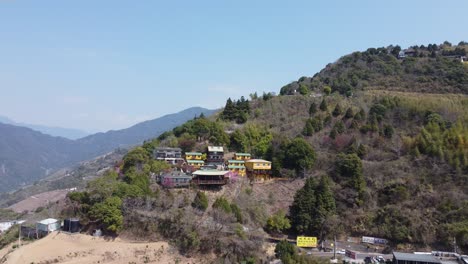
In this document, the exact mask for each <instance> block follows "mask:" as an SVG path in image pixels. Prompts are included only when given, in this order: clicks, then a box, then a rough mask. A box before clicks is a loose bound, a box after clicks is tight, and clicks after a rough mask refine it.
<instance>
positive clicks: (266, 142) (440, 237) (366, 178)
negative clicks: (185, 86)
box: [66, 43, 468, 263]
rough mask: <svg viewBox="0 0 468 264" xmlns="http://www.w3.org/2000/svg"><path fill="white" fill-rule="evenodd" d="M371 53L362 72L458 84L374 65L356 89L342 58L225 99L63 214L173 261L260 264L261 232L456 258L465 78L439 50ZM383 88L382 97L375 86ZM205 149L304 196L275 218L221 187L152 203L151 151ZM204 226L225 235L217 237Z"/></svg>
mask: <svg viewBox="0 0 468 264" xmlns="http://www.w3.org/2000/svg"><path fill="white" fill-rule="evenodd" d="M462 44H463V43H462ZM443 45H446V46H448V45H447V44H443ZM443 45H441V46H438V48H441V47H443ZM463 45H464V44H463ZM430 46H431V48H430V49H431V50H433V49H434V46H433V45H432V44H431V45H430ZM457 48H459V47H452V46H450V49H449V48H448V47H447V50H454V51H455V50H457ZM378 50H379V49H369V50H368V54H364V55H363V54H361V55H359V56H358V57H360V58H361V57H362V56H364V57H365V56H370V58H371V60H370V62H369V63H371V64H372V63H374V62H375V61H376V60H377V59H378V60H379V64H380V63H383V64H382V65H381V66H382V67H384V66H387V63H386V62H385V60H383V59H382V58H387V59H388V61H387V62H388V63H389V64H395V65H396V64H398V65H399V66H395V67H401V65H403V64H405V63H412V61H416V62H417V63H419V62H421V63H424V65H427V67H434V68H439V67H441V66H440V63H442V64H443V65H445V66H444V67H446V68H444V72H445V73H447V74H448V73H449V72H456V73H457V74H456V75H457V76H458V77H457V78H458V79H457V78H456V79H452V77H449V76H452V75H451V74H448V75H446V74H445V73H444V74H438V73H437V72H434V73H433V78H431V77H430V76H432V75H431V74H428V73H427V74H424V76H425V77H429V78H430V79H431V82H432V84H428V85H429V88H425V86H424V83H420V82H419V81H418V78H419V77H421V76H420V73H418V72H412V71H409V72H406V71H405V70H402V71H395V72H394V73H393V74H390V75H388V76H387V75H386V74H384V73H383V72H381V69H382V67H380V66H379V67H374V66H372V65H366V66H364V67H365V72H366V75H365V76H361V75H356V77H355V78H353V77H352V76H348V73H349V72H353V71H354V70H353V69H354V68H355V66H353V64H352V63H346V62H343V61H342V60H343V59H342V60H340V61H338V62H337V63H334V64H333V65H334V66H333V65H331V66H327V67H326V69H324V70H322V71H321V72H320V73H319V74H317V75H315V76H314V77H312V78H310V77H302V78H301V79H300V80H299V81H298V82H296V83H293V84H289V85H287V86H285V87H286V88H285V87H283V88H282V89H281V92H280V95H279V96H275V95H274V93H264V94H263V95H260V96H259V95H257V94H256V93H254V94H251V95H250V100H247V99H245V98H244V97H242V98H241V99H240V100H231V99H228V100H227V102H226V107H225V108H224V109H223V110H222V111H221V112H219V114H217V115H214V116H212V117H209V118H205V117H199V118H196V119H193V120H190V121H188V122H186V123H184V124H183V125H181V126H178V127H176V128H174V129H173V130H172V131H167V132H165V133H163V134H162V135H160V136H159V137H158V138H156V139H154V140H152V141H148V142H146V143H145V144H144V145H143V146H141V147H137V148H135V149H133V150H132V151H130V152H129V153H128V154H127V155H126V156H125V157H124V159H123V164H122V167H121V169H122V170H121V174H120V175H118V174H117V173H115V172H110V173H108V174H107V175H105V176H104V177H102V178H100V179H98V180H96V181H94V182H91V183H90V184H89V186H88V189H87V190H86V191H84V192H79V193H75V194H73V195H71V196H70V197H69V203H70V207H69V208H68V211H66V213H67V214H73V213H75V214H76V211H75V212H71V211H70V208H76V207H75V205H76V203H78V204H79V205H80V207H79V208H80V210H79V213H78V214H79V215H80V216H81V217H83V219H86V220H90V223H93V225H94V224H98V225H100V226H101V227H103V228H104V229H105V230H107V231H108V232H111V233H119V232H121V231H122V230H125V232H132V233H134V234H135V235H137V236H140V237H145V238H147V237H151V236H152V235H155V236H163V237H165V238H167V239H170V240H171V241H173V242H174V243H175V244H177V245H178V246H179V248H180V249H181V250H182V252H190V253H194V252H203V253H204V254H205V253H213V252H214V253H215V254H217V255H219V256H221V257H222V258H229V259H231V260H233V262H236V261H237V262H240V261H242V260H246V259H250V258H254V259H255V258H257V259H258V258H261V257H262V255H261V254H262V253H261V250H260V248H261V243H258V241H257V240H256V238H258V236H259V234H258V233H257V231H258V230H260V229H259V228H258V227H259V226H260V227H263V229H261V230H262V231H267V232H270V233H272V234H274V235H278V233H283V234H289V235H292V236H294V235H311V236H318V237H319V239H325V238H331V237H333V236H334V235H337V236H349V235H352V236H363V235H367V236H375V237H382V238H385V239H388V240H389V241H390V243H389V248H388V250H392V249H400V250H401V249H407V250H413V251H416V250H418V249H431V248H432V249H438V250H441V249H449V248H452V244H451V243H452V241H453V238H454V237H455V238H456V240H457V245H458V246H459V247H460V248H461V250H462V251H464V252H465V253H466V252H467V251H468V222H467V221H466V219H468V188H466V186H468V176H467V175H468V96H467V95H466V83H465V81H466V73H467V66H466V64H464V63H463V62H461V61H460V60H457V58H448V57H443V55H444V53H443V52H444V51H443V49H442V50H441V49H438V51H440V53H434V54H433V53H432V51H431V53H430V54H429V55H430V56H435V58H434V57H430V59H429V58H428V57H426V56H425V54H423V55H422V56H420V55H419V54H418V56H417V57H412V56H406V57H403V56H401V57H398V55H399V54H400V52H396V51H394V52H393V53H392V50H390V51H388V50H387V49H385V50H387V52H385V51H383V50H382V49H381V50H380V51H378ZM459 50H460V49H458V51H459ZM458 51H457V52H458ZM375 52H378V53H377V54H374V53H375ZM425 52H426V51H425ZM446 52H448V51H446ZM371 53H372V54H371ZM353 54H356V53H353ZM426 54H427V53H426ZM445 54H447V53H445ZM349 56H354V55H349ZM349 56H345V57H343V58H348V57H349ZM388 56H393V58H390V57H388ZM438 56H440V57H438ZM344 60H347V59H344ZM366 60H367V59H366ZM363 61H364V60H362V61H361V59H359V60H358V62H359V63H361V62H363ZM384 68H385V67H384ZM366 76H367V77H366ZM327 78H328V79H327ZM352 79H356V82H352ZM384 79H385V80H387V81H388V82H389V83H391V84H392V85H389V86H385V85H382V86H380V84H382V80H384ZM454 80H455V81H454ZM369 84H371V85H369ZM410 84H411V85H410ZM412 84H414V85H415V86H414V87H413V86H412ZM296 85H297V87H296V88H297V89H296V88H295V87H293V86H296ZM407 85H409V86H408V87H407ZM431 85H433V86H431ZM440 87H442V88H440ZM208 145H223V146H225V147H226V150H228V151H229V152H249V153H251V154H252V156H253V157H254V158H264V159H267V160H271V161H272V177H273V179H275V178H276V177H281V178H282V180H284V178H290V179H291V181H302V182H303V185H304V187H303V188H301V189H299V190H297V192H296V189H292V190H291V192H295V193H296V194H295V195H294V201H293V202H292V203H291V204H288V205H287V207H286V209H287V211H281V210H279V209H278V208H281V209H284V203H283V202H282V201H283V197H281V195H282V194H281V193H279V192H278V193H277V192H275V191H273V192H271V193H270V194H269V195H268V198H266V199H263V200H258V199H255V198H257V195H258V193H257V191H258V190H259V189H262V187H260V186H262V185H261V184H260V185H257V184H253V185H251V186H241V187H238V186H237V185H234V186H235V187H230V185H227V186H225V187H223V189H222V190H220V191H219V192H214V193H213V192H207V193H208V196H209V198H211V199H207V197H206V194H204V193H203V192H197V191H196V190H193V189H190V190H185V191H184V192H182V191H179V190H177V191H170V190H162V189H160V188H159V187H158V186H157V185H155V184H152V183H151V181H150V175H151V174H152V173H159V172H160V171H161V170H162V169H163V168H162V166H163V164H160V163H158V162H157V161H154V160H153V159H152V158H151V153H152V150H153V149H154V148H155V147H157V146H172V147H176V146H179V147H181V148H182V149H183V150H184V151H192V150H197V151H204V150H205V149H206V147H207V146H208ZM273 182H274V181H273ZM232 189H234V191H233V190H232ZM226 193H230V195H229V196H227V194H226ZM252 201H255V202H252ZM71 205H73V207H72V206H71ZM136 207H137V209H132V208H136ZM267 209H268V210H267ZM271 210H273V213H272V212H271ZM110 212H111V213H112V214H110ZM110 215H111V217H109V216H110ZM104 216H105V218H104ZM207 219H209V220H207ZM86 220H85V221H86ZM150 220H151V221H150ZM188 220H189V221H188ZM207 222H209V223H211V222H213V226H214V227H218V226H220V227H221V228H222V230H227V231H226V232H230V234H233V235H229V236H226V237H218V236H215V235H214V234H213V233H210V232H213V230H212V229H210V228H209V227H210V226H205V225H204V224H205V223H207ZM153 223H156V224H153ZM143 230H145V231H143ZM148 230H150V231H151V232H147V231H148ZM219 245H222V246H219ZM278 245H279V244H278ZM239 248H242V250H236V249H239ZM230 249H232V251H229V250H230ZM304 263H306V262H304Z"/></svg>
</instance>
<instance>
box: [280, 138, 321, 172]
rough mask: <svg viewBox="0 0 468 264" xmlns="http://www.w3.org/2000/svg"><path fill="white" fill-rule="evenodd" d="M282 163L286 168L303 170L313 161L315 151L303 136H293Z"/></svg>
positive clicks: (312, 163) (310, 166)
mask: <svg viewBox="0 0 468 264" xmlns="http://www.w3.org/2000/svg"><path fill="white" fill-rule="evenodd" d="M284 157H285V158H284V161H283V164H284V166H285V167H286V168H289V169H295V170H296V172H304V171H305V170H307V169H310V168H312V166H313V165H314V163H315V151H314V149H313V148H312V147H311V146H310V145H309V143H307V141H305V140H304V139H303V138H299V137H298V138H295V139H294V140H293V141H292V142H291V143H290V144H289V145H288V146H287V147H286V151H285V155H284Z"/></svg>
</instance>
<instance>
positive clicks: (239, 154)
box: [236, 153, 250, 156]
mask: <svg viewBox="0 0 468 264" xmlns="http://www.w3.org/2000/svg"><path fill="white" fill-rule="evenodd" d="M236 156H250V153H236Z"/></svg>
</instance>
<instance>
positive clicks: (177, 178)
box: [161, 171, 192, 188]
mask: <svg viewBox="0 0 468 264" xmlns="http://www.w3.org/2000/svg"><path fill="white" fill-rule="evenodd" d="M191 180H192V176H190V175H187V174H185V173H183V172H179V171H172V172H169V173H166V174H164V175H162V176H161V185H162V186H164V187H166V188H173V187H186V186H189V185H190V181H191Z"/></svg>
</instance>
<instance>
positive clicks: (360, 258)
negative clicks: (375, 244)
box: [302, 249, 393, 262]
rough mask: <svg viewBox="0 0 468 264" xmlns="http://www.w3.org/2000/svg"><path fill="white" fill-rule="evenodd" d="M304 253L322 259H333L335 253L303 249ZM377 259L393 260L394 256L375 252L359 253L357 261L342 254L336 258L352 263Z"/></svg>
mask: <svg viewBox="0 0 468 264" xmlns="http://www.w3.org/2000/svg"><path fill="white" fill-rule="evenodd" d="M302 251H306V252H308V253H309V254H311V255H312V256H316V257H322V258H330V259H331V258H333V252H323V251H313V250H309V251H307V250H304V249H302ZM368 256H370V257H377V256H382V257H384V258H385V259H392V258H393V255H391V254H386V255H385V254H381V253H374V252H371V253H365V252H364V253H363V252H358V253H357V255H356V259H352V258H348V257H346V256H345V255H342V254H336V257H337V258H342V259H344V260H346V261H350V262H364V258H365V257H368Z"/></svg>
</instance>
